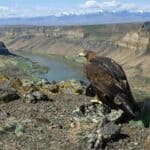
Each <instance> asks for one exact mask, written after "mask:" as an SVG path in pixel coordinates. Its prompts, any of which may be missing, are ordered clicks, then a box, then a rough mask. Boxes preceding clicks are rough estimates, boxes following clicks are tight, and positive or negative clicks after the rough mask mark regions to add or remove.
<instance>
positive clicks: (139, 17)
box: [0, 11, 150, 26]
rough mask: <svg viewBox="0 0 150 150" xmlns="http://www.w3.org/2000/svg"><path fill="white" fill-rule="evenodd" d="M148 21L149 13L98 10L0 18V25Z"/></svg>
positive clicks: (149, 18) (149, 19) (56, 24)
mask: <svg viewBox="0 0 150 150" xmlns="http://www.w3.org/2000/svg"><path fill="white" fill-rule="evenodd" d="M144 21H150V13H141V12H136V13H131V12H126V11H123V12H99V13H93V14H92V13H91V14H85V15H62V16H46V17H34V18H7V19H0V25H46V26H48V25H51V26H58V25H93V24H106V23H108V24H110V23H125V22H128V23H129V22H144Z"/></svg>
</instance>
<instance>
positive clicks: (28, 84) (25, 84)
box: [21, 79, 34, 87]
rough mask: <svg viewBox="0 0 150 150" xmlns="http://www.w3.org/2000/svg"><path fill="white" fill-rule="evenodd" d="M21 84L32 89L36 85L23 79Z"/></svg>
mask: <svg viewBox="0 0 150 150" xmlns="http://www.w3.org/2000/svg"><path fill="white" fill-rule="evenodd" d="M21 82H22V86H23V87H32V86H33V85H34V82H33V81H30V80H27V79H23V80H21Z"/></svg>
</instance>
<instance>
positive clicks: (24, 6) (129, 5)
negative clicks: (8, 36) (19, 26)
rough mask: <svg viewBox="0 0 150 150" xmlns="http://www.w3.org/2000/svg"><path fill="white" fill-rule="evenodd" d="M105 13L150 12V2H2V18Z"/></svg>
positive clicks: (43, 0) (16, 0)
mask: <svg viewBox="0 0 150 150" xmlns="http://www.w3.org/2000/svg"><path fill="white" fill-rule="evenodd" d="M103 11H113V12H118V11H130V12H150V0H0V18H7V17H34V16H48V15H56V16H60V15H63V14H65V15H69V14H76V15H80V14H86V13H93V12H103Z"/></svg>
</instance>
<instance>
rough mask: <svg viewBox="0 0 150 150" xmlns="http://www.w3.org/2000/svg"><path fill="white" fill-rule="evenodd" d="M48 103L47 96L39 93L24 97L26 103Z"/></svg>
mask: <svg viewBox="0 0 150 150" xmlns="http://www.w3.org/2000/svg"><path fill="white" fill-rule="evenodd" d="M40 100H43V101H47V100H48V97H47V95H45V94H43V93H41V92H39V91H35V92H31V93H27V94H25V95H23V101H24V102H25V103H36V102H37V101H40Z"/></svg>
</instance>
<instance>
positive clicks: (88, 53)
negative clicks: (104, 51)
mask: <svg viewBox="0 0 150 150" xmlns="http://www.w3.org/2000/svg"><path fill="white" fill-rule="evenodd" d="M79 56H80V57H85V58H86V59H87V61H88V62H90V61H91V60H92V59H95V58H96V56H97V55H96V52H94V51H84V52H81V53H79Z"/></svg>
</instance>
